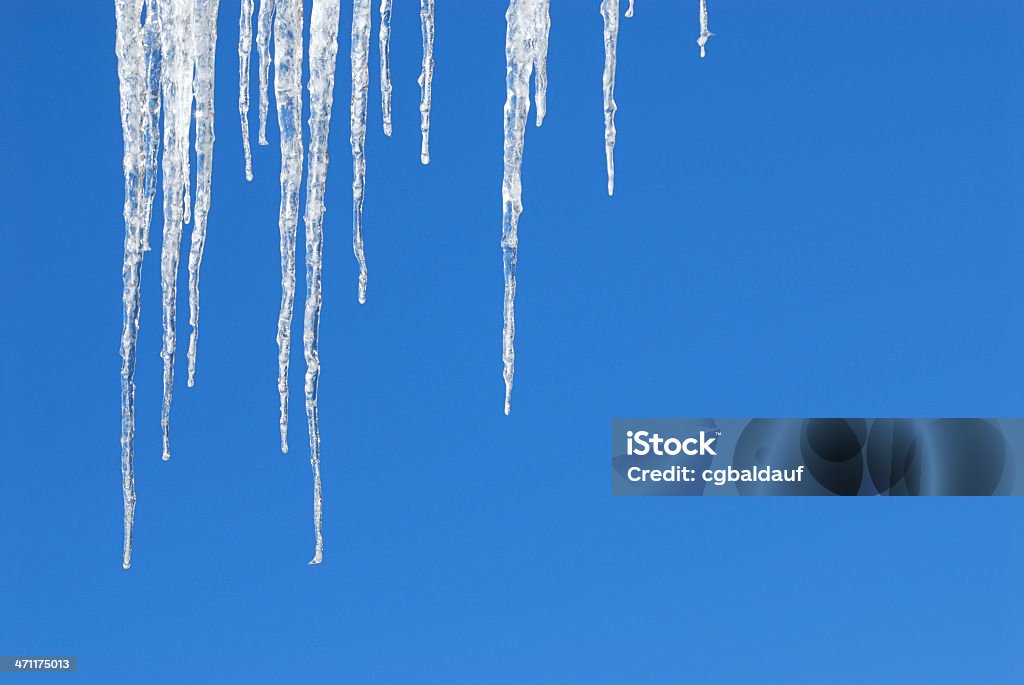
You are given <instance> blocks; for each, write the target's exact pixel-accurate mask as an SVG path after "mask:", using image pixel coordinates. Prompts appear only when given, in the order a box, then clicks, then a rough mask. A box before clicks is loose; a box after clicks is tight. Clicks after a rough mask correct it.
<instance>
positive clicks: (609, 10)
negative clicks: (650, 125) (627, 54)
mask: <svg viewBox="0 0 1024 685" xmlns="http://www.w3.org/2000/svg"><path fill="white" fill-rule="evenodd" d="M601 17H602V18H603V19H604V76H603V83H604V156H605V160H606V162H607V165H608V194H609V195H612V194H613V193H614V192H615V110H616V109H617V107H616V105H615V51H616V45H617V43H618V41H619V0H601Z"/></svg>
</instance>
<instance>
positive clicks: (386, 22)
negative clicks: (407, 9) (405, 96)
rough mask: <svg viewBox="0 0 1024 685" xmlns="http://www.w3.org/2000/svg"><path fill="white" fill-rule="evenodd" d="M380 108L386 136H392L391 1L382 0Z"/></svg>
mask: <svg viewBox="0 0 1024 685" xmlns="http://www.w3.org/2000/svg"><path fill="white" fill-rule="evenodd" d="M379 38H380V106H381V110H382V111H383V113H384V135H386V136H390V135H391V0H380V37H379Z"/></svg>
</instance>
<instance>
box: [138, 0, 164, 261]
mask: <svg viewBox="0 0 1024 685" xmlns="http://www.w3.org/2000/svg"><path fill="white" fill-rule="evenodd" d="M142 44H143V46H144V48H145V51H146V113H147V119H146V124H145V147H146V171H145V181H144V183H143V186H144V189H145V190H144V193H145V207H144V211H145V214H144V216H143V220H142V249H143V250H145V251H147V252H148V251H149V250H150V245H149V227H150V224H151V218H152V216H153V199H154V198H155V197H156V185H157V176H158V174H159V169H158V164H159V162H160V18H159V16H158V14H157V7H156V0H146V25H145V27H144V29H143V35H142Z"/></svg>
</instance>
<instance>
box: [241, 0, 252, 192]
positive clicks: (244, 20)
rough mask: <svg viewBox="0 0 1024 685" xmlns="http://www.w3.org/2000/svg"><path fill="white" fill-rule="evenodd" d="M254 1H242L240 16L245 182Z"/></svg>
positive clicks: (249, 163)
mask: <svg viewBox="0 0 1024 685" xmlns="http://www.w3.org/2000/svg"><path fill="white" fill-rule="evenodd" d="M252 11H253V0H242V8H241V10H240V11H239V14H238V116H239V117H240V118H241V120H242V151H243V153H244V154H245V180H247V181H251V180H252V147H251V146H250V145H249V56H250V55H251V54H252Z"/></svg>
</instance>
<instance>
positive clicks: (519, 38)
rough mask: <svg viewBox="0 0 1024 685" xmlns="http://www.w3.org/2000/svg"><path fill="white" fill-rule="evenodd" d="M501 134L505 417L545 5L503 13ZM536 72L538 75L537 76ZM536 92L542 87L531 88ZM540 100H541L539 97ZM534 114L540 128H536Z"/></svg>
mask: <svg viewBox="0 0 1024 685" xmlns="http://www.w3.org/2000/svg"><path fill="white" fill-rule="evenodd" d="M505 20H506V22H507V27H506V31H505V61H506V69H505V126H504V130H505V135H504V140H505V142H504V173H503V174H502V180H501V200H502V210H501V252H502V260H503V264H504V272H505V300H504V326H503V330H502V361H503V363H504V372H503V375H504V378H505V414H506V415H507V414H508V413H509V412H510V411H511V408H512V379H513V376H514V375H515V361H516V353H515V346H514V344H513V340H514V338H515V333H516V324H515V299H516V258H517V256H518V251H519V216H520V215H521V214H522V212H523V202H522V197H523V185H522V167H523V147H524V145H525V143H526V119H527V117H528V116H529V114H530V76H531V75H532V74H533V70H534V67H535V66H537V65H538V64H546V61H547V46H548V31H549V29H550V27H551V18H550V14H549V2H548V0H509V4H508V11H507V12H506V13H505ZM538 73H540V72H538ZM535 85H536V87H537V89H538V93H539V91H540V87H541V86H542V85H543V84H542V83H541V81H540V80H539V79H538V80H537V82H536V83H535ZM538 99H540V96H539V95H538ZM539 114H540V112H539V109H538V123H539Z"/></svg>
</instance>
